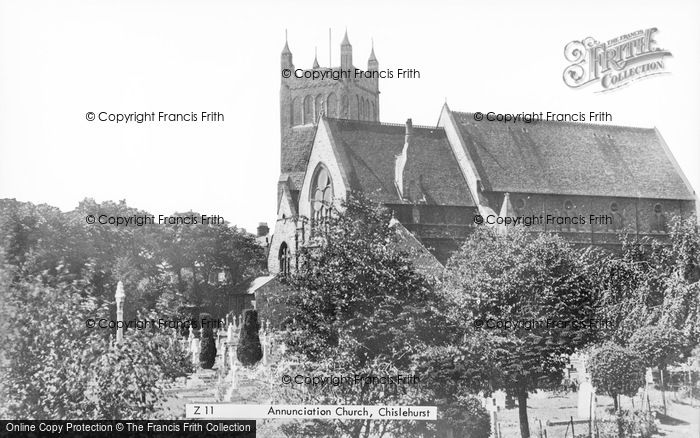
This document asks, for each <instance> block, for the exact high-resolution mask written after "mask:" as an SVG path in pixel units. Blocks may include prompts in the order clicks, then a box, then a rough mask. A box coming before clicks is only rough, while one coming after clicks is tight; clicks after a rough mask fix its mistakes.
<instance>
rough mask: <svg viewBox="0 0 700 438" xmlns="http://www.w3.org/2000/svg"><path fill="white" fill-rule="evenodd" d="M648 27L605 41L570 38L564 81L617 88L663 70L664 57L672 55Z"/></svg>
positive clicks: (655, 30)
mask: <svg viewBox="0 0 700 438" xmlns="http://www.w3.org/2000/svg"><path fill="white" fill-rule="evenodd" d="M656 32H657V28H655V27H652V28H649V29H644V30H637V31H635V32H632V33H628V34H624V35H621V36H619V37H617V38H613V39H611V40H608V41H606V42H599V41H597V40H595V39H594V38H592V37H588V38H585V39H583V40H580V41H578V40H576V41H571V42H570V43H569V44H567V45H566V47H565V48H564V56H565V57H566V60H567V61H569V62H571V63H572V64H571V65H569V66H568V67H566V69H565V70H564V83H565V84H566V85H568V86H569V87H571V88H581V87H584V86H586V85H592V84H598V85H599V86H600V88H601V89H600V90H598V92H606V91H612V90H615V89H618V88H620V87H623V86H625V85H629V84H630V83H631V82H633V81H636V80H639V79H642V78H645V77H648V76H652V75H657V74H661V73H667V72H666V66H665V64H664V57H666V56H673V55H671V52H669V51H668V50H665V49H662V48H659V47H657V44H656V40H655V39H654V34H655V33H656Z"/></svg>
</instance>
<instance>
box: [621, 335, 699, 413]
mask: <svg viewBox="0 0 700 438" xmlns="http://www.w3.org/2000/svg"><path fill="white" fill-rule="evenodd" d="M629 348H630V350H632V351H634V352H635V353H636V354H637V355H638V356H639V358H640V360H641V363H642V365H643V366H646V367H658V368H659V374H660V375H661V396H662V399H663V404H664V413H665V411H666V388H665V383H664V375H663V374H664V372H665V371H666V367H667V366H668V365H672V364H673V363H675V362H677V361H678V360H679V359H680V357H681V355H682V354H683V353H684V352H685V351H686V349H687V342H686V341H685V339H683V333H682V332H681V331H680V330H677V329H675V328H673V327H668V326H662V325H654V326H647V327H642V328H640V329H638V330H637V331H636V332H635V333H634V335H632V337H631V338H630V340H629Z"/></svg>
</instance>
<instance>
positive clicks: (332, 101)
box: [326, 93, 338, 117]
mask: <svg viewBox="0 0 700 438" xmlns="http://www.w3.org/2000/svg"><path fill="white" fill-rule="evenodd" d="M326 108H327V112H328V117H338V98H337V97H336V96H335V93H331V94H329V95H328V104H327V105H326Z"/></svg>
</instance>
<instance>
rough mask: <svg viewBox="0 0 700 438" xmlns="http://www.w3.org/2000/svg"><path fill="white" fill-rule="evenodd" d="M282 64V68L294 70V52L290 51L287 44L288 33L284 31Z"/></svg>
mask: <svg viewBox="0 0 700 438" xmlns="http://www.w3.org/2000/svg"><path fill="white" fill-rule="evenodd" d="M280 64H281V65H282V68H283V69H284V68H289V69H293V68H294V62H292V51H291V50H289V43H288V42H287V31H286V30H285V31H284V48H283V49H282V55H281V56H280Z"/></svg>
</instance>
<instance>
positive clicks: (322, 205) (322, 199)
mask: <svg viewBox="0 0 700 438" xmlns="http://www.w3.org/2000/svg"><path fill="white" fill-rule="evenodd" d="M310 199H311V215H312V220H313V223H314V225H318V224H322V223H326V219H328V218H329V217H330V215H331V209H332V207H333V181H332V180H331V175H330V173H329V172H328V169H327V168H326V166H324V165H323V164H319V166H318V168H317V169H316V175H315V176H314V179H313V183H312V184H311V196H310Z"/></svg>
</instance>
